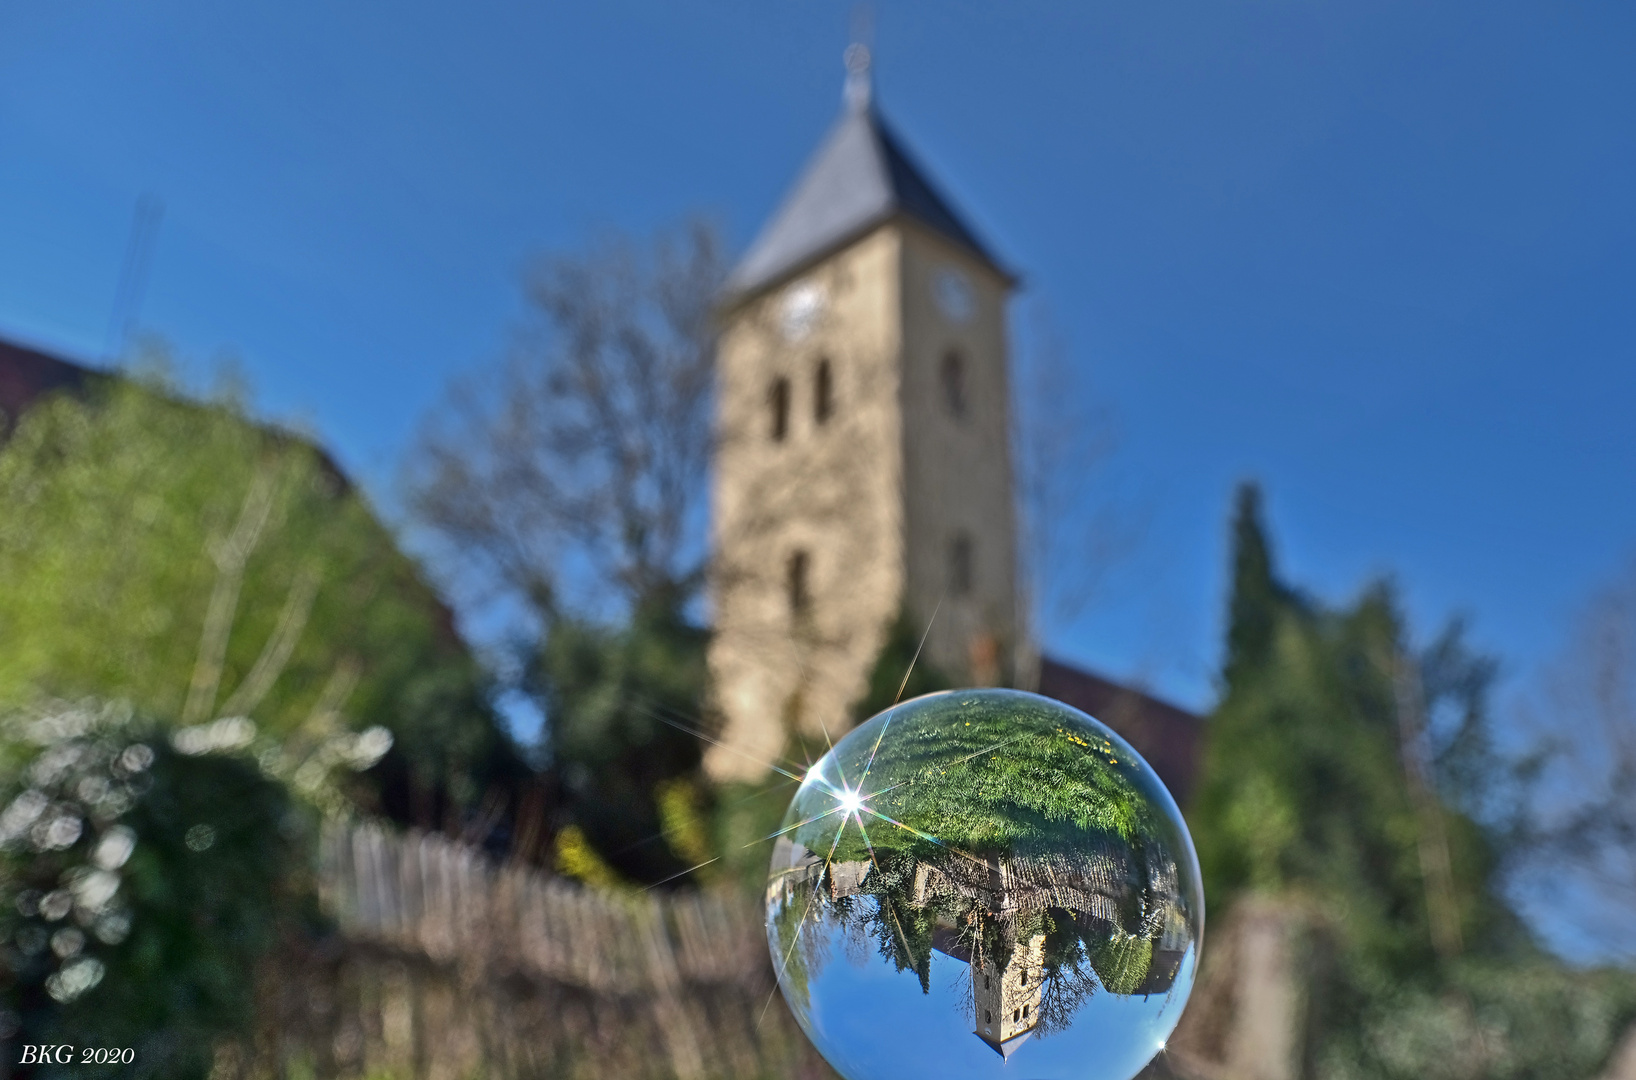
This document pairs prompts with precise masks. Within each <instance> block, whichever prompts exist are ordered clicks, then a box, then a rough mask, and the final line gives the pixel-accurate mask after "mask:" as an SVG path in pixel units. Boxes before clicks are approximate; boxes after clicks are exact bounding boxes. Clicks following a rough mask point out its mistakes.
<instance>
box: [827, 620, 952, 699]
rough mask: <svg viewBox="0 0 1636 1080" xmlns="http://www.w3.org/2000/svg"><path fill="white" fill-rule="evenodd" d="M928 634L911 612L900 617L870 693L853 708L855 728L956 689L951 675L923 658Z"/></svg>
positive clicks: (879, 657) (873, 676)
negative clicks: (879, 715)
mask: <svg viewBox="0 0 1636 1080" xmlns="http://www.w3.org/2000/svg"><path fill="white" fill-rule="evenodd" d="M925 630H926V628H925V627H923V626H916V625H915V622H914V620H913V619H911V618H910V617H909V613H908V611H907V610H905V611H901V612H899V613H898V617H897V618H896V619H894V620H893V622H892V626H891V629H890V630H888V631H887V634H886V642H885V643H884V644H883V645H882V646H881V650H880V653H879V655H877V656H876V657H875V666H874V667H872V668H870V669H869V685H868V689H867V690H865V691H864V696H863V697H862V698H861V699H859V700H858V702H857V703H856V704H855V705H853V707H852V722H853V723H854V724H861V723H863V722H864V721H865V720H868V719H869V718H870V717H872V716H874V715H876V714H877V713H879V712H881V711H882V710H884V709H889V708H891V707H892V706H893V705H896V704H897V703H898V702H900V701H908V700H909V699H910V698H917V697H919V696H920V695H922V694H932V693H936V692H937V691H939V690H948V689H950V688H951V687H953V686H954V682H953V681H952V680H950V678H949V677H948V676H947V675H945V674H944V673H943V672H942V671H940V670H939V669H938V668H937V667H936V666H935V665H934V664H932V663H931V662H930V661H928V660H927V659H926V657H924V656H921V655H920V642H921V638H922V636H923V635H924V633H925ZM905 675H907V676H908V678H907V680H905V678H904V676H905Z"/></svg>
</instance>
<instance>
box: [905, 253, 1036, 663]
mask: <svg viewBox="0 0 1636 1080" xmlns="http://www.w3.org/2000/svg"><path fill="white" fill-rule="evenodd" d="M950 270H953V271H957V272H958V273H959V274H960V275H961V276H962V277H963V278H964V279H965V280H966V281H967V282H968V283H969V284H970V286H971V290H972V299H973V300H974V304H973V307H972V310H971V313H970V315H969V316H968V317H967V318H966V319H964V320H961V319H958V318H955V317H951V315H950V314H949V313H947V312H946V311H944V310H943V308H942V306H940V305H939V304H938V302H937V300H936V289H937V284H936V283H937V277H938V275H939V274H941V273H945V272H947V271H950ZM1009 291H1010V285H1009V283H1008V282H1007V281H1005V280H1004V279H1003V278H1002V277H1000V276H999V275H998V274H997V273H995V272H994V270H993V269H992V268H990V267H989V266H987V265H986V264H984V263H982V262H980V261H979V260H977V259H975V258H973V257H972V256H971V254H970V253H968V252H967V251H965V250H964V249H963V248H960V247H957V246H956V245H954V244H952V243H950V242H949V241H948V240H946V239H944V238H943V237H942V236H940V235H939V234H937V233H935V232H933V231H931V230H930V229H926V228H924V227H921V226H919V225H917V224H915V223H914V222H913V221H910V222H907V223H906V224H905V227H904V243H903V260H902V302H903V316H902V317H903V342H904V348H903V375H902V394H903V434H904V495H905V524H906V527H907V555H908V567H907V571H908V583H909V610H910V613H911V615H913V616H914V617H915V618H916V620H917V621H919V622H920V623H921V625H926V624H927V621H928V620H930V632H929V634H928V635H927V638H926V656H927V658H928V659H930V660H931V661H932V662H933V663H935V664H936V665H937V666H938V667H939V668H941V669H942V670H943V671H944V672H945V673H947V674H948V675H949V676H951V677H953V678H955V679H957V680H961V681H966V682H972V683H978V684H983V683H995V682H998V681H1000V680H1001V679H1002V678H1003V677H1004V675H1005V671H1004V670H1003V665H1004V663H1005V661H1006V660H1008V659H1009V657H1010V655H1011V651H1012V649H1013V647H1014V646H1015V644H1016V640H1015V639H1016V625H1017V614H1016V611H1017V593H1016V588H1017V585H1016V582H1017V537H1016V508H1015V504H1014V502H1013V499H1012V478H1011V453H1010V422H1011V420H1010V418H1011V401H1010V387H1009V383H1010V378H1009V371H1008V363H1007V335H1006V298H1007V294H1008V293H1009ZM950 353H953V354H955V355H957V356H958V357H959V358H960V368H961V371H962V373H963V374H962V379H963V383H964V386H963V397H964V409H963V410H961V411H959V412H958V413H957V410H956V409H955V408H954V407H952V403H951V402H950V400H949V393H948V387H947V386H945V384H944V370H943V366H944V363H945V358H946V357H948V356H949V354H950ZM962 535H963V536H964V537H965V538H966V540H967V541H969V551H970V556H971V565H970V590H969V591H968V592H966V593H964V594H962V593H961V592H960V591H959V589H958V587H957V586H958V584H959V583H958V582H956V581H955V580H954V576H955V574H954V568H953V566H952V563H953V562H954V555H953V550H952V549H953V548H954V546H955V543H956V537H957V536H962ZM934 610H935V611H936V613H937V614H936V618H935V619H933V617H932V613H933V611H934Z"/></svg>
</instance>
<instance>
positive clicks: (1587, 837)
mask: <svg viewBox="0 0 1636 1080" xmlns="http://www.w3.org/2000/svg"><path fill="white" fill-rule="evenodd" d="M1544 700H1545V702H1546V703H1547V710H1548V711H1546V712H1544V713H1543V714H1541V715H1540V716H1538V717H1536V718H1535V723H1536V726H1537V727H1539V728H1540V729H1542V734H1543V735H1544V737H1545V738H1546V739H1547V740H1548V744H1549V745H1550V747H1551V749H1552V750H1554V751H1555V753H1554V755H1553V756H1552V758H1551V759H1550V760H1551V762H1552V765H1553V768H1552V769H1551V770H1550V772H1548V773H1547V775H1546V777H1545V778H1544V782H1543V783H1542V784H1541V793H1540V798H1541V799H1542V801H1543V803H1544V805H1543V806H1542V812H1543V816H1544V818H1545V828H1544V830H1543V840H1544V843H1542V844H1541V845H1540V847H1541V848H1542V850H1543V852H1544V854H1545V857H1546V862H1548V863H1557V864H1564V865H1565V866H1566V868H1567V869H1568V870H1569V871H1570V875H1571V879H1572V881H1573V882H1574V883H1575V884H1579V885H1582V886H1584V887H1586V888H1588V890H1589V892H1590V894H1591V897H1590V899H1591V901H1592V902H1591V904H1590V905H1589V908H1591V909H1594V910H1590V911H1589V912H1588V914H1587V915H1586V916H1585V918H1584V919H1581V920H1580V921H1582V922H1588V923H1593V924H1594V925H1593V926H1587V927H1586V929H1587V930H1588V931H1589V932H1591V933H1592V934H1593V936H1594V937H1596V938H1597V939H1598V940H1597V945H1598V946H1599V948H1600V949H1602V950H1607V951H1611V952H1615V953H1618V954H1622V955H1624V956H1626V957H1632V956H1636V917H1632V915H1631V912H1633V911H1636V560H1633V561H1632V562H1631V564H1630V566H1629V567H1628V569H1627V570H1626V572H1625V573H1624V574H1623V576H1622V577H1620V578H1619V579H1617V580H1615V581H1613V582H1611V583H1610V584H1608V585H1606V586H1605V587H1603V588H1602V589H1600V590H1599V591H1598V592H1597V593H1596V594H1595V595H1594V596H1593V597H1592V599H1591V601H1590V603H1589V604H1588V605H1587V606H1586V607H1585V608H1584V610H1583V611H1582V612H1581V614H1580V617H1579V620H1578V625H1577V627H1576V629H1575V634H1574V637H1573V639H1572V645H1571V647H1570V649H1569V650H1568V652H1567V654H1566V655H1565V656H1564V657H1563V659H1562V660H1560V661H1559V662H1558V663H1557V664H1556V665H1555V667H1554V668H1553V670H1552V671H1551V672H1550V674H1549V676H1548V679H1547V684H1546V693H1545V699H1544ZM1575 906H1576V907H1577V908H1580V909H1582V910H1584V909H1586V905H1584V904H1579V905H1575Z"/></svg>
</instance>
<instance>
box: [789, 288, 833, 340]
mask: <svg viewBox="0 0 1636 1080" xmlns="http://www.w3.org/2000/svg"><path fill="white" fill-rule="evenodd" d="M823 313H824V290H823V287H822V286H820V285H818V284H817V283H815V282H811V281H801V282H797V283H796V284H794V285H792V286H790V289H789V291H788V292H786V293H785V294H784V300H783V303H782V305H781V306H780V309H779V322H780V324H781V326H782V329H783V331H784V340H786V341H800V340H801V339H802V338H804V337H806V336H807V335H808V334H810V333H812V328H813V327H814V326H816V325H817V323H818V317H819V316H820V315H822V314H823Z"/></svg>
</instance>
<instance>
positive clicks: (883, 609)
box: [706, 46, 1020, 780]
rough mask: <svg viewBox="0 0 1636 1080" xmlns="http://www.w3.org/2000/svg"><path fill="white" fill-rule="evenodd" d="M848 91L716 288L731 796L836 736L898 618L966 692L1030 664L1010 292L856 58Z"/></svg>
mask: <svg viewBox="0 0 1636 1080" xmlns="http://www.w3.org/2000/svg"><path fill="white" fill-rule="evenodd" d="M848 69H849V76H848V80H847V89H846V104H845V108H844V110H843V113H842V116H841V118H840V119H839V121H838V122H837V123H836V124H835V126H834V127H833V128H832V129H831V130H830V132H829V134H828V136H827V137H826V138H825V139H824V142H823V144H822V145H821V146H820V147H819V149H818V151H817V153H816V154H815V155H814V156H813V158H812V160H811V161H810V162H809V163H808V165H807V167H806V170H805V171H804V172H803V173H802V174H801V176H800V178H799V180H798V181H797V182H796V184H795V186H794V188H793V189H792V190H791V192H790V194H789V195H788V196H787V197H786V199H785V201H784V203H783V205H782V206H780V208H779V209H778V211H777V212H776V213H775V214H774V216H773V217H772V219H771V220H770V221H769V222H768V223H767V224H766V226H765V227H764V228H763V230H762V232H761V234H760V235H759V236H758V237H757V239H756V240H755V242H754V243H753V244H752V245H751V247H750V248H749V250H748V252H747V253H746V254H745V256H744V258H743V260H742V261H741V262H740V263H739V264H738V266H737V268H736V269H735V270H734V271H733V273H732V275H731V276H730V278H729V280H728V283H727V299H726V303H725V305H724V316H723V329H722V334H721V339H720V343H719V358H718V385H719V391H718V392H719V395H720V396H719V401H718V423H719V426H720V440H719V448H718V450H717V456H716V463H715V464H716V468H715V479H714V485H715V486H714V492H713V496H714V499H713V529H714V544H715V556H716V558H715V581H714V591H713V600H714V606H715V626H716V634H715V637H714V640H713V644H712V646H711V652H710V667H711V672H712V675H713V676H714V681H715V686H716V693H717V703H716V704H717V709H718V710H719V712H720V714H721V720H722V731H721V741H720V744H719V745H717V746H716V747H714V748H713V749H712V751H711V753H710V754H709V756H708V758H707V762H706V764H707V767H708V768H709V770H710V772H711V773H712V774H713V775H715V776H716V777H717V778H719V779H741V780H749V779H755V778H758V777H760V776H761V775H764V772H765V769H766V764H765V763H767V762H769V761H771V760H773V759H775V758H776V757H777V756H778V755H779V754H780V753H781V752H783V751H784V749H785V747H786V745H787V744H788V743H789V742H790V741H791V739H792V738H793V739H798V740H803V741H807V742H809V743H816V744H817V745H820V746H821V745H822V744H823V741H824V739H825V737H826V735H827V736H828V737H829V738H839V736H840V734H841V732H842V731H844V730H845V729H846V728H847V727H849V726H850V723H851V707H852V705H853V703H854V702H856V701H858V700H859V699H861V698H862V697H863V695H864V693H865V690H866V685H867V681H868V676H869V673H870V671H871V669H872V668H873V666H874V664H875V661H876V658H877V656H878V654H879V652H880V650H881V648H882V646H883V645H884V644H885V643H886V641H887V639H888V634H889V632H890V630H891V627H892V626H893V625H894V623H895V621H896V620H897V619H898V618H899V617H900V616H901V617H906V618H907V619H908V620H909V621H910V624H911V625H912V626H914V627H915V628H916V632H917V633H918V632H919V631H921V630H924V629H925V628H926V627H928V626H929V627H930V629H929V632H928V633H927V636H926V643H925V652H924V659H925V661H926V662H929V663H931V664H934V665H936V666H937V667H938V668H939V669H940V670H942V671H944V672H946V673H948V674H949V675H950V676H951V677H952V678H955V679H957V680H959V681H962V682H966V683H970V684H991V683H995V682H998V681H1001V680H1002V679H1003V678H1005V677H1006V676H1007V674H1008V671H1009V669H1010V667H1011V663H1012V657H1013V655H1014V654H1015V652H1016V650H1017V647H1018V644H1019V632H1020V631H1019V621H1018V612H1017V582H1016V578H1017V550H1016V549H1017V538H1016V525H1015V509H1014V505H1013V500H1012V486H1011V484H1012V478H1011V461H1010V452H1009V431H1010V400H1009V387H1008V374H1007V372H1008V363H1007V344H1006V343H1007V331H1006V302H1007V299H1008V296H1009V294H1010V292H1011V289H1012V287H1013V285H1014V278H1013V277H1012V276H1011V275H1010V274H1009V273H1008V272H1007V271H1006V270H1005V269H1004V267H1003V266H1002V265H1001V264H1000V262H999V261H998V260H997V259H996V258H995V257H994V256H993V254H992V253H991V251H990V249H989V248H988V247H987V245H985V244H984V243H983V242H982V241H981V240H980V239H979V238H978V237H977V235H976V234H975V233H974V232H973V231H972V229H971V228H970V226H969V225H968V224H967V223H966V222H965V220H964V219H963V218H962V216H961V215H960V214H958V213H957V212H956V211H955V210H954V208H953V207H952V206H951V205H950V203H949V201H948V200H947V199H946V198H945V197H944V196H943V195H942V194H941V193H939V191H938V190H937V188H936V187H935V186H934V185H933V184H932V183H931V182H930V181H929V180H928V179H927V176H926V174H925V172H924V171H923V170H922V169H921V168H920V167H919V166H918V165H917V164H916V163H915V162H914V160H913V159H912V158H911V157H910V156H909V154H908V153H907V152H906V151H905V149H904V147H903V144H902V142H901V141H900V140H899V138H898V136H897V135H896V134H895V133H894V132H893V131H892V130H891V128H889V127H888V126H887V124H886V123H885V121H884V120H883V119H882V117H881V115H880V112H879V110H878V109H877V108H876V106H875V103H874V102H873V100H872V95H871V93H870V84H869V72H868V54H867V52H865V51H864V50H863V49H862V47H861V46H853V47H852V49H851V50H849V51H848ZM934 615H935V618H934Z"/></svg>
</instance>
